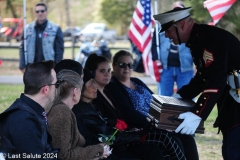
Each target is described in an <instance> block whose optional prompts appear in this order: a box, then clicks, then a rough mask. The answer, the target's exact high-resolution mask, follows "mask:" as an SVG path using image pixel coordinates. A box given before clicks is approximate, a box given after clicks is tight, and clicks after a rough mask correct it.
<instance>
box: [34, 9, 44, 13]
mask: <svg viewBox="0 0 240 160" xmlns="http://www.w3.org/2000/svg"><path fill="white" fill-rule="evenodd" d="M35 12H36V13H39V12H41V13H43V12H45V10H38V11H35Z"/></svg>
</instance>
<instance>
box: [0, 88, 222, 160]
mask: <svg viewBox="0 0 240 160" xmlns="http://www.w3.org/2000/svg"><path fill="white" fill-rule="evenodd" d="M149 87H150V89H152V90H153V91H154V92H155V93H156V91H157V89H156V86H149ZM22 92H23V85H6V84H0V113H1V112H3V111H4V110H5V109H6V108H7V107H9V106H10V105H11V104H12V103H13V102H14V100H15V99H16V98H18V97H19V95H20V94H21V93H22ZM216 115H217V111H216V107H215V108H214V109H213V111H212V113H211V114H210V116H209V117H208V120H207V121H206V122H205V123H204V125H205V134H196V135H195V140H196V143H197V147H198V152H199V159H200V160H221V159H222V156H221V139H222V135H221V134H219V135H218V134H216V133H217V129H214V128H212V125H213V122H214V119H215V117H216Z"/></svg>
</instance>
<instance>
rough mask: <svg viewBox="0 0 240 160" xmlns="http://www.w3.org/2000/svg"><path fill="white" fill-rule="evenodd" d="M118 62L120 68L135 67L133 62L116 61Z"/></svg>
mask: <svg viewBox="0 0 240 160" xmlns="http://www.w3.org/2000/svg"><path fill="white" fill-rule="evenodd" d="M116 64H118V66H119V67H120V68H127V66H128V68H129V69H133V67H134V64H131V63H123V62H120V63H116Z"/></svg>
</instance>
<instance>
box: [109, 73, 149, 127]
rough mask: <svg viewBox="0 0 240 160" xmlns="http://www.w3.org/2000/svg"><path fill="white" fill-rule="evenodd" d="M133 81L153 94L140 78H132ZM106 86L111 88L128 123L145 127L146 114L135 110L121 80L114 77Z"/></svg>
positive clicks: (110, 90) (146, 122)
mask: <svg viewBox="0 0 240 160" xmlns="http://www.w3.org/2000/svg"><path fill="white" fill-rule="evenodd" d="M131 81H134V82H135V83H137V84H138V85H140V86H143V87H144V88H146V89H147V90H148V91H149V92H150V93H151V94H153V92H152V91H151V90H150V89H149V88H148V87H147V86H146V85H145V84H144V83H143V82H142V81H141V80H140V79H138V78H131ZM105 88H106V89H107V90H109V92H110V93H111V95H112V97H113V98H114V99H115V101H116V103H117V104H118V106H120V107H121V110H122V111H123V114H124V117H125V120H126V122H127V124H129V125H131V126H135V127H137V128H143V127H144V126H146V125H147V124H148V121H147V119H146V116H144V115H143V114H141V113H140V112H139V111H137V110H135V108H134V107H133V104H132V101H131V99H130V97H129V96H128V93H127V91H126V89H125V88H124V86H123V85H122V84H121V82H119V81H118V80H117V79H116V78H115V77H112V79H111V81H110V83H109V84H108V85H107V86H106V87H105Z"/></svg>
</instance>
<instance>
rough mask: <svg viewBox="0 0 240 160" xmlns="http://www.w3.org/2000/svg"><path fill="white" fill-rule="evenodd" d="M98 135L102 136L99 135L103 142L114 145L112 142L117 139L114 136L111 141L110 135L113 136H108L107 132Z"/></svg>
mask: <svg viewBox="0 0 240 160" xmlns="http://www.w3.org/2000/svg"><path fill="white" fill-rule="evenodd" d="M98 135H99V136H101V137H99V138H100V141H101V142H102V143H105V144H107V145H112V144H113V141H114V140H115V139H116V137H115V136H113V137H112V140H111V141H108V139H109V137H111V135H108V136H106V135H105V134H98Z"/></svg>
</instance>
